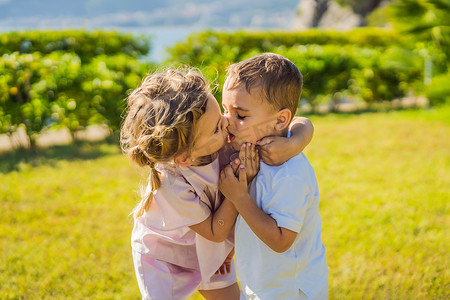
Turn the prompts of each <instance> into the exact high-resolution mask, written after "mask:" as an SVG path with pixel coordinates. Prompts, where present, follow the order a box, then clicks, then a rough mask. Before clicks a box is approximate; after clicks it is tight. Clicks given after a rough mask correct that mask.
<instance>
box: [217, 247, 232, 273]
mask: <svg viewBox="0 0 450 300" xmlns="http://www.w3.org/2000/svg"><path fill="white" fill-rule="evenodd" d="M233 256H234V248H233V249H232V250H231V252H230V253H229V254H228V256H227V257H226V258H225V261H224V262H223V264H222V265H221V266H220V268H219V269H218V270H217V271H216V275H219V273H220V274H221V275H225V273H227V274H230V272H231V261H232V260H233Z"/></svg>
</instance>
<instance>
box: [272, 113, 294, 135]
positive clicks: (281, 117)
mask: <svg viewBox="0 0 450 300" xmlns="http://www.w3.org/2000/svg"><path fill="white" fill-rule="evenodd" d="M291 117H292V113H291V110H290V109H287V108H283V109H282V110H280V111H279V112H278V113H277V122H276V124H275V129H276V130H278V131H282V130H284V129H285V128H287V127H288V126H289V124H290V123H291Z"/></svg>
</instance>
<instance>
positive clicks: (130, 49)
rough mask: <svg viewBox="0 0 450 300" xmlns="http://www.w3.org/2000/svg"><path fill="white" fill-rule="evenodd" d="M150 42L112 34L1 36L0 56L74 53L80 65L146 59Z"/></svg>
mask: <svg viewBox="0 0 450 300" xmlns="http://www.w3.org/2000/svg"><path fill="white" fill-rule="evenodd" d="M149 50H150V38H149V37H144V36H132V35H131V34H122V33H119V32H115V31H100V30H96V31H84V30H65V31H24V32H8V33H2V34H0V55H1V54H8V53H13V52H16V51H18V52H20V53H34V52H41V53H43V54H48V53H51V52H54V51H65V52H72V53H76V54H77V55H78V56H79V57H80V59H81V61H83V62H85V61H89V60H91V59H92V58H93V57H95V56H97V55H101V54H105V55H115V54H120V53H122V54H126V55H129V56H131V57H139V56H142V55H146V54H147V53H148V52H149Z"/></svg>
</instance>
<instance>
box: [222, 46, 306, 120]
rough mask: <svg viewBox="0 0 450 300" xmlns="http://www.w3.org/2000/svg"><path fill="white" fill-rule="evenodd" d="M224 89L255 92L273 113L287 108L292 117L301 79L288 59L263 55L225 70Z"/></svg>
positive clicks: (298, 72)
mask: <svg viewBox="0 0 450 300" xmlns="http://www.w3.org/2000/svg"><path fill="white" fill-rule="evenodd" d="M227 71H228V72H227V75H226V77H225V84H226V85H225V89H228V90H232V89H235V88H237V87H238V86H240V85H241V84H244V85H245V88H246V90H247V92H248V93H250V91H251V89H253V88H259V91H260V92H261V93H262V96H263V97H264V98H265V100H266V101H267V102H268V103H270V104H271V105H272V106H273V107H274V109H275V110H277V111H279V110H281V109H284V108H288V109H289V110H290V111H291V112H292V117H294V116H295V113H296V112H297V107H298V102H299V100H300V95H301V93H302V85H303V77H302V74H301V73H300V71H299V70H298V68H297V67H296V66H295V64H294V63H292V62H291V61H290V60H289V59H287V58H286V57H284V56H281V55H279V54H274V53H264V54H260V55H256V56H253V57H251V58H249V59H246V60H244V61H241V62H238V63H235V64H233V65H231V66H229V67H228V69H227Z"/></svg>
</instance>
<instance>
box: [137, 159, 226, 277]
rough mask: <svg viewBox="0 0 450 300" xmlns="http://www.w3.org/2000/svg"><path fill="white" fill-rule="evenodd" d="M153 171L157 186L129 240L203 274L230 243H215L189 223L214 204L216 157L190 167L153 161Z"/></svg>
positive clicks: (218, 260)
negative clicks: (159, 181) (154, 162)
mask: <svg viewBox="0 0 450 300" xmlns="http://www.w3.org/2000/svg"><path fill="white" fill-rule="evenodd" d="M157 170H158V171H160V172H161V175H160V176H161V186H160V188H159V189H158V190H157V191H155V192H154V198H153V200H152V202H151V204H150V209H149V210H148V211H147V212H146V213H144V214H143V215H142V216H140V217H139V218H137V219H136V220H135V222H134V228H133V232H132V235H131V245H132V247H133V249H134V250H135V251H137V252H139V253H142V254H146V255H149V256H151V257H153V258H155V259H159V260H162V261H166V262H169V263H172V264H175V265H179V266H182V267H186V268H191V269H197V270H199V271H200V273H201V275H202V278H203V279H209V278H210V277H211V276H212V275H213V274H214V273H215V272H216V271H217V269H218V268H219V267H220V266H221V265H222V263H223V261H224V260H225V258H226V256H227V255H228V253H230V251H231V249H232V248H233V239H232V236H231V237H229V238H228V239H227V240H225V241H224V242H221V243H215V242H212V241H210V240H207V239H205V238H203V237H202V236H200V235H199V234H197V233H196V232H195V231H193V230H192V229H190V228H189V226H191V225H194V224H198V223H201V222H202V221H204V220H205V219H206V218H207V217H208V216H209V215H210V214H211V213H212V212H214V211H215V210H216V209H217V208H218V207H219V205H220V201H221V200H220V197H219V191H218V180H219V171H220V169H219V160H218V159H215V160H214V161H213V162H212V163H210V164H208V165H204V166H190V167H181V166H178V165H175V164H158V166H157ZM147 188H149V186H148V187H147Z"/></svg>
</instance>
